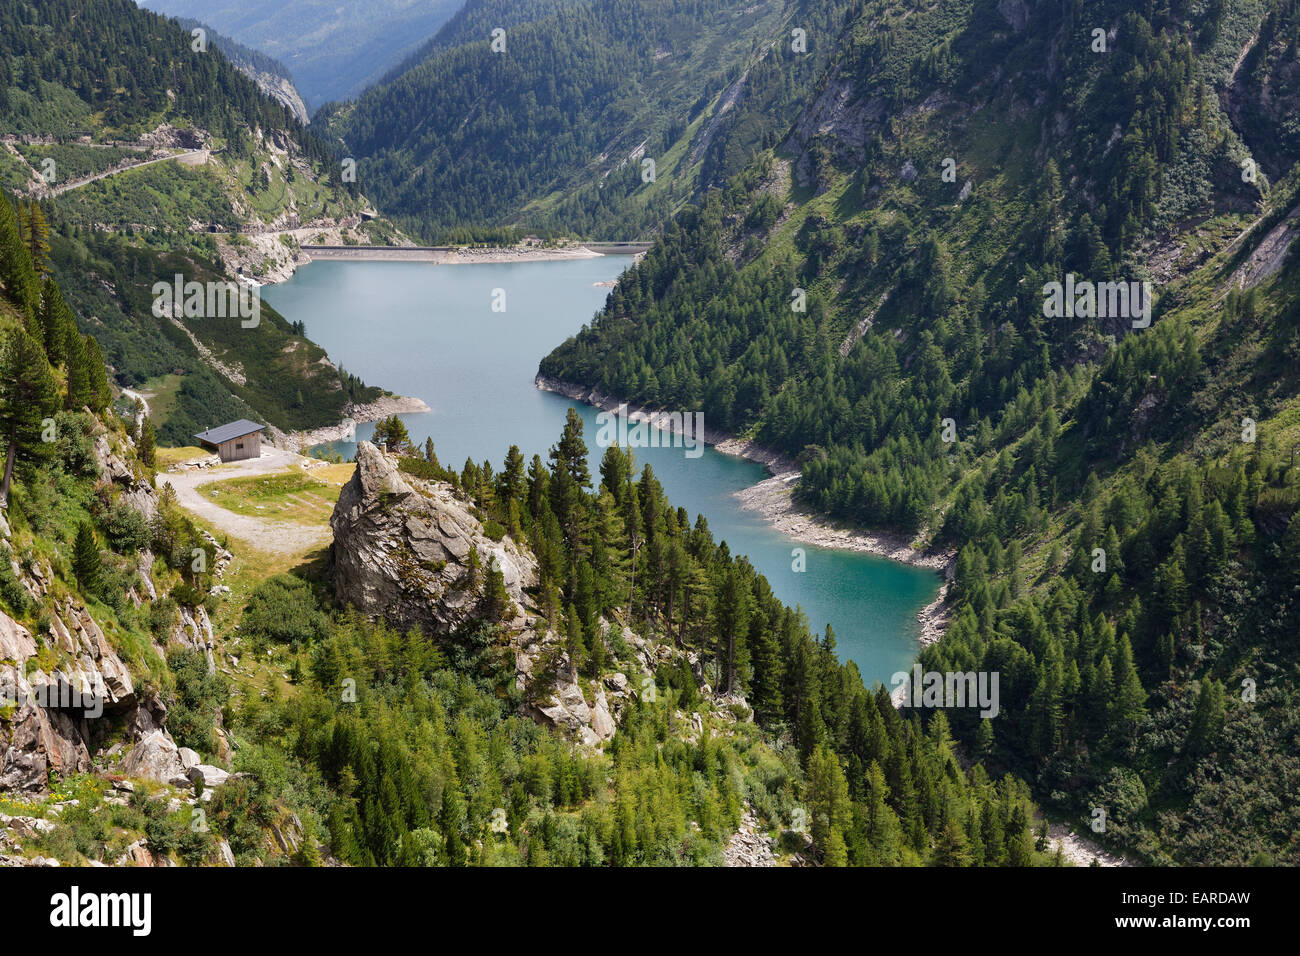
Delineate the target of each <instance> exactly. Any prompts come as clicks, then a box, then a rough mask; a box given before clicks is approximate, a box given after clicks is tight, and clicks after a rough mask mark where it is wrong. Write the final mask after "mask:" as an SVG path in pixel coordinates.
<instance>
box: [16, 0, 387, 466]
mask: <svg viewBox="0 0 1300 956" xmlns="http://www.w3.org/2000/svg"><path fill="white" fill-rule="evenodd" d="M205 39H206V38H205ZM196 44H197V46H196ZM0 132H2V133H3V134H4V136H5V143H4V145H3V148H0V173H3V175H4V177H5V182H6V183H7V184H8V185H9V186H10V187H11V188H13V189H15V190H17V191H20V193H21V194H22V195H23V196H24V197H25V199H26V200H27V201H26V202H25V203H24V208H25V209H26V210H27V212H25V213H24V215H25V216H27V217H28V219H31V220H32V221H33V222H34V223H35V225H34V227H33V228H34V230H35V233H36V236H37V238H36V239H35V243H36V247H40V248H39V249H37V256H36V258H37V260H38V264H39V268H41V269H42V270H47V269H48V270H50V271H51V272H52V274H53V275H54V277H55V278H56V279H57V280H58V282H59V284H60V287H61V290H62V296H63V298H64V299H65V300H66V301H67V303H68V305H69V307H70V309H71V312H70V314H74V315H76V317H77V321H78V322H79V323H80V327H81V330H82V331H83V332H86V333H90V334H92V335H93V336H94V337H95V338H96V340H97V341H98V342H99V345H100V347H101V348H102V350H103V352H104V355H105V357H106V358H107V361H108V363H109V365H110V366H111V368H112V372H113V375H114V378H115V379H116V382H117V384H118V385H121V386H127V387H134V388H139V387H144V388H146V389H147V390H148V391H150V392H151V393H156V394H157V395H159V396H161V400H160V401H159V403H158V404H159V408H158V420H157V422H156V425H157V427H158V429H159V432H160V434H161V436H162V439H163V440H164V441H166V442H169V443H174V444H179V445H187V444H189V443H190V440H191V436H192V435H193V433H194V432H195V431H197V430H199V429H201V428H204V427H207V426H209V425H211V424H213V422H214V419H217V420H229V419H232V418H240V417H250V418H257V419H261V420H263V421H265V422H267V423H268V424H270V425H273V426H275V427H277V428H280V429H283V430H286V431H287V430H290V429H298V428H308V427H315V426H319V425H325V424H331V423H334V422H337V421H338V420H339V418H341V417H342V415H343V413H344V407H345V406H346V405H347V404H348V403H349V402H352V401H366V400H370V399H373V398H374V397H376V396H377V395H378V394H379V390H378V389H373V388H370V389H368V388H366V387H364V386H363V385H361V383H359V382H357V381H356V380H355V379H353V378H351V377H350V376H348V375H347V373H346V372H343V371H340V370H338V369H336V368H334V367H333V366H330V365H328V364H323V363H322V361H321V360H322V359H323V358H324V353H323V352H322V351H321V350H320V349H319V348H317V347H316V346H315V345H313V344H312V343H311V342H310V341H308V340H307V339H306V338H305V336H304V330H303V329H302V328H301V327H296V328H291V327H290V326H289V325H288V323H286V322H285V321H284V320H283V319H281V318H280V317H279V316H277V315H275V314H274V312H273V311H272V310H270V309H269V308H268V309H265V310H264V317H263V321H262V322H261V323H260V325H259V327H257V328H252V329H245V328H241V327H240V326H239V324H238V323H224V324H223V323H211V322H204V321H193V320H192V317H191V320H186V319H185V318H183V317H182V318H180V319H176V320H175V321H172V319H169V318H163V317H159V316H157V315H155V314H154V310H153V298H154V295H153V293H152V291H151V290H152V288H153V285H154V283H155V282H158V281H163V282H167V283H171V282H172V281H173V280H174V277H175V276H176V275H177V274H181V275H184V276H185V277H186V279H187V280H194V281H209V280H211V281H219V280H225V279H231V278H234V276H235V274H236V273H237V272H238V273H240V274H242V275H244V276H245V277H246V278H248V279H253V280H256V279H260V278H265V277H267V276H268V275H271V274H281V273H285V272H287V270H290V269H291V268H292V263H293V262H294V261H296V259H297V258H298V256H299V251H298V250H299V244H300V242H305V241H307V239H308V236H309V235H314V234H321V233H324V234H328V235H330V236H331V237H332V238H333V239H334V241H342V240H343V239H344V238H348V239H353V234H352V232H351V230H352V229H353V228H358V229H359V224H360V221H361V215H360V213H361V212H362V211H363V210H365V209H367V203H366V201H365V199H364V198H363V197H362V196H361V195H360V193H359V192H358V190H357V188H356V184H355V183H347V182H343V181H342V176H341V167H340V166H339V164H338V161H337V160H336V158H335V157H334V156H333V154H332V153H331V152H330V150H329V149H328V147H326V146H325V145H324V143H323V142H322V141H321V140H320V139H319V138H317V137H315V136H313V135H312V134H311V133H310V132H308V131H307V130H306V129H305V127H303V126H302V124H300V123H299V122H298V121H297V120H296V119H295V118H294V117H293V115H292V114H291V113H290V111H289V110H287V109H286V107H285V106H284V105H283V104H281V103H279V102H277V101H276V100H274V99H272V98H271V97H269V96H267V95H266V94H264V93H263V92H262V91H261V90H260V89H259V88H258V86H257V85H256V83H255V82H254V81H253V80H252V79H250V78H248V77H246V76H244V75H243V74H242V73H241V72H240V71H239V70H238V69H237V68H236V67H235V66H234V65H232V64H231V63H230V62H229V61H228V60H227V59H226V58H225V56H224V55H223V54H222V53H221V52H220V50H219V49H218V48H217V46H216V45H215V42H213V43H212V44H210V45H207V46H203V44H201V43H199V38H195V37H194V36H192V34H191V31H190V30H188V29H183V28H182V27H180V26H179V25H177V24H176V23H174V22H172V21H169V20H166V19H164V18H162V17H159V16H157V15H155V14H153V13H150V12H148V11H146V10H141V9H140V8H138V7H137V6H136V5H135V4H134V3H133V2H131V0H50V2H44V0H42V2H40V3H28V2H22V3H15V4H7V5H5V7H4V9H3V10H0ZM168 157H177V158H176V159H174V160H170V161H169V160H168ZM182 160H183V161H182ZM146 163H147V165H146ZM96 177H102V178H96ZM371 225H373V227H374V228H375V229H383V228H385V226H384V224H382V223H377V224H371ZM313 227H314V228H313ZM353 241H355V240H354V239H353ZM36 247H34V248H36ZM45 247H48V248H45Z"/></svg>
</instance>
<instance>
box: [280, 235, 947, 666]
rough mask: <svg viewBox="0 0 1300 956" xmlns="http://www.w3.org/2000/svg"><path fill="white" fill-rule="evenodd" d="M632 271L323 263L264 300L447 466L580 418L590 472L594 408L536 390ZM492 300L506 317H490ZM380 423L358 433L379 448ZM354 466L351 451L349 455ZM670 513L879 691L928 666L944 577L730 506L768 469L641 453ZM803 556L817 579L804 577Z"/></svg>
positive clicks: (593, 266) (548, 439) (534, 439)
mask: <svg viewBox="0 0 1300 956" xmlns="http://www.w3.org/2000/svg"><path fill="white" fill-rule="evenodd" d="M628 261H629V260H628V259H626V258H623V257H616V256H610V257H606V258H600V259H586V260H576V261H563V262H525V263H507V264H483V265H472V266H434V265H428V264H423V263H405V262H317V263H313V264H312V265H311V266H309V267H307V268H304V269H302V270H300V271H299V272H298V274H297V275H296V276H294V277H293V278H292V279H291V280H290V281H288V282H286V283H283V284H281V285H276V286H268V287H266V288H265V289H264V290H263V295H264V297H265V299H266V301H267V302H269V303H270V304H271V305H272V306H274V307H275V309H277V310H278V311H279V312H280V313H281V314H282V315H284V316H285V317H286V318H288V319H290V320H294V319H301V320H303V321H304V322H305V323H306V324H307V334H308V335H309V336H310V337H311V338H312V339H313V340H314V341H316V342H318V343H320V345H322V346H323V347H324V348H325V349H326V350H328V351H329V354H330V356H331V358H333V360H334V361H335V362H336V363H339V364H341V365H342V366H343V367H344V368H346V369H347V370H348V371H350V372H353V373H354V374H356V375H359V376H360V377H361V378H362V379H364V380H365V381H366V382H368V383H370V384H374V385H381V386H383V387H384V388H387V389H389V390H391V391H393V392H396V393H398V394H401V395H413V396H417V397H419V398H422V399H424V400H425V401H426V402H427V403H428V404H429V406H430V408H431V409H432V411H431V412H429V413H427V414H419V415H405V416H403V418H404V420H405V421H406V425H407V428H408V429H409V430H410V433H411V437H412V438H413V439H415V440H416V441H417V442H423V440H424V438H425V436H426V435H428V436H432V438H433V440H434V444H435V446H436V447H437V452H438V457H439V459H441V460H442V462H443V464H445V465H448V466H452V467H456V468H457V469H459V468H460V466H461V465H462V464H463V463H464V461H465V458H466V457H467V456H468V457H472V458H473V459H474V460H475V461H478V462H481V461H482V460H483V459H484V458H487V459H490V460H491V461H492V463H493V466H494V467H499V466H500V463H501V461H502V459H504V457H505V453H506V450H507V449H508V448H509V447H510V445H511V444H517V445H518V446H519V448H520V450H522V451H523V453H524V456H525V458H531V457H532V455H533V454H540V455H541V456H542V457H543V459H545V457H546V452H547V450H548V449H549V448H550V446H551V445H552V444H554V443H555V441H556V440H557V439H558V438H559V435H560V430H561V428H562V427H563V424H564V416H565V411H566V410H567V409H568V407H569V406H570V405H575V406H576V407H577V408H578V410H579V412H581V413H582V417H583V421H584V427H585V437H586V440H587V445H588V447H589V448H591V450H592V473H593V474H598V472H597V471H596V466H597V465H598V463H599V457H600V455H601V454H602V453H603V451H602V449H599V448H597V447H596V433H597V430H598V429H597V425H596V421H595V416H596V411H597V410H596V409H594V408H591V407H590V406H586V405H582V404H581V403H575V402H571V401H570V400H568V399H565V398H563V397H561V396H558V395H554V394H551V393H549V392H542V391H539V390H538V389H537V388H535V387H534V385H533V380H534V377H535V375H536V373H537V363H538V360H539V359H540V358H541V357H542V356H543V355H545V354H546V353H547V352H548V351H550V350H551V349H552V348H554V347H555V346H556V345H557V344H559V343H560V342H562V341H563V340H564V339H565V338H567V337H568V336H569V335H572V334H573V333H574V332H576V331H577V330H578V329H579V328H580V327H581V325H582V324H583V323H584V322H586V321H589V320H590V319H591V317H592V315H594V314H595V312H596V310H597V309H599V308H600V306H601V304H602V303H603V302H604V300H605V296H606V294H607V293H608V289H607V288H604V287H598V286H596V285H595V283H598V282H604V281H607V280H610V279H613V278H615V277H616V276H617V275H618V273H619V272H620V271H622V269H623V268H624V267H625V266H626V265H627V263H628ZM495 290H504V292H505V311H504V312H500V311H493V308H492V305H493V297H494V294H495ZM373 430H374V427H373V425H362V426H358V428H357V437H358V438H361V439H366V438H368V437H369V436H370V434H371V433H372V432H373ZM341 450H343V451H344V452H345V453H349V454H350V452H351V448H349V447H348V446H341ZM635 453H636V457H637V462H638V463H639V464H640V463H645V462H648V463H649V464H650V465H651V467H652V468H653V469H654V471H655V475H656V476H657V477H658V479H659V481H660V482H661V483H662V484H663V487H664V491H665V492H666V494H667V495H668V500H669V501H671V502H672V503H673V505H674V506H678V507H684V508H686V509H687V511H689V512H690V514H691V516H692V519H693V518H694V516H695V515H696V514H703V515H704V517H705V518H706V519H707V521H708V523H709V528H710V530H711V531H712V532H713V536H714V538H715V540H719V541H722V540H725V541H726V542H727V545H728V546H729V547H730V548H731V551H732V553H734V554H744V555H747V556H748V557H749V560H750V562H751V563H752V564H753V565H754V567H755V568H757V569H758V570H759V571H760V572H761V573H762V574H764V575H765V576H766V577H767V579H768V581H769V582H770V583H771V585H772V588H773V590H774V591H775V593H776V594H777V595H778V596H779V597H780V598H781V599H782V600H783V601H785V602H786V603H787V604H790V605H792V606H793V605H798V606H800V607H802V608H803V610H804V612H805V613H806V614H807V616H808V621H809V624H810V626H811V627H812V628H813V629H814V630H816V631H818V632H820V631H821V630H822V629H823V628H824V627H825V626H826V624H827V623H828V622H829V623H830V624H831V626H832V627H834V629H835V635H836V639H837V642H838V649H839V653H840V655H841V657H842V658H844V659H850V660H853V661H854V662H855V663H856V664H857V665H858V668H859V669H860V670H861V671H862V676H863V678H864V679H865V680H866V681H867V682H868V683H871V682H873V681H877V680H878V681H881V682H884V683H888V680H889V676H890V675H891V674H893V673H894V672H895V671H899V670H906V669H908V668H909V667H910V666H911V663H912V661H913V660H914V659H915V656H916V650H917V643H916V639H917V633H918V625H917V623H916V612H917V611H918V610H920V609H921V608H922V607H923V606H924V605H925V604H927V603H929V602H930V601H931V600H933V599H934V596H935V594H936V592H937V590H938V586H939V577H938V575H937V574H935V573H934V572H932V571H928V570H924V569H920V568H913V567H909V566H906V565H902V564H898V563H896V562H893V561H889V560H886V559H884V558H878V557H875V556H873V555H868V554H862V553H860V552H852V551H838V550H830V549H824V548H816V547H811V546H807V545H802V544H799V543H798V542H795V541H792V540H790V539H789V538H786V537H785V536H784V535H782V534H780V533H778V532H776V531H774V530H773V529H772V528H771V527H770V526H769V525H768V524H767V523H766V522H765V521H764V520H763V519H762V518H761V517H759V516H758V515H756V514H754V513H753V512H748V511H744V510H742V509H741V508H740V506H739V503H738V502H737V501H736V499H735V498H734V497H733V493H734V492H736V491H738V490H740V489H741V488H745V487H748V486H749V485H752V484H754V483H756V482H758V481H761V480H762V479H763V478H765V477H766V476H767V473H766V471H765V470H764V469H763V468H762V466H760V465H756V464H754V463H752V462H748V461H745V460H743V459H740V458H735V457H732V456H729V455H722V454H719V453H717V452H715V451H714V450H713V449H712V448H708V449H706V450H705V452H704V454H703V455H702V456H701V457H698V458H687V457H686V456H685V455H684V453H683V449H682V448H680V447H678V448H638V449H636V450H635ZM796 547H802V548H804V550H805V552H806V568H807V570H806V571H803V572H796V571H794V570H793V569H792V565H793V558H792V550H793V549H794V548H796Z"/></svg>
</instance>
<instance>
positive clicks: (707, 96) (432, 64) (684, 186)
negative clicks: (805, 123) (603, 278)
mask: <svg viewBox="0 0 1300 956" xmlns="http://www.w3.org/2000/svg"><path fill="white" fill-rule="evenodd" d="M850 6H851V4H850V3H848V2H847V0H845V2H841V0H760V2H757V3H751V2H740V0H705V2H701V3H692V4H682V3H678V2H675V0H637V2H630V0H591V2H568V3H556V2H550V0H537V2H532V3H527V4H513V3H512V4H503V3H501V2H499V0H470V2H469V3H467V4H466V6H465V8H464V10H462V11H461V12H460V14H458V15H457V17H455V18H454V19H453V20H452V21H451V22H449V23H448V25H447V26H446V27H444V28H443V30H442V31H441V32H440V33H439V34H438V35H437V36H436V37H434V38H433V40H431V41H430V43H428V44H427V45H426V46H425V47H424V48H422V49H421V51H420V52H419V53H417V54H416V55H415V56H413V57H412V58H411V59H410V60H408V61H407V63H406V64H404V68H403V69H402V70H401V71H399V72H395V73H394V74H390V75H389V76H387V77H385V79H384V81H383V82H382V83H381V84H380V85H379V86H377V87H375V88H373V89H370V90H368V91H366V92H365V93H364V94H363V95H361V96H360V97H358V98H357V100H356V101H355V102H352V103H346V104H333V105H331V106H329V107H327V108H324V109H322V110H321V111H320V114H319V115H318V116H317V124H318V125H321V126H324V125H328V128H329V130H330V131H331V132H332V133H333V134H334V135H335V136H336V137H337V139H338V141H339V142H340V144H341V145H340V146H339V149H340V151H341V152H342V153H344V154H346V155H350V156H354V157H356V158H357V159H358V175H359V178H360V182H361V185H362V187H363V188H364V189H365V190H366V191H367V194H368V195H371V196H372V197H373V198H374V199H375V201H376V203H377V204H378V205H379V207H380V209H381V210H382V211H384V212H385V213H386V214H388V215H390V216H392V217H393V218H395V219H396V220H398V221H399V222H400V223H401V224H402V226H403V227H404V228H406V229H407V230H408V231H410V232H415V233H419V234H421V235H424V236H426V237H427V238H431V239H436V238H443V237H448V236H451V237H454V236H455V234H456V233H455V230H457V229H467V228H471V227H483V226H512V225H518V226H520V227H521V228H526V229H534V230H547V231H558V232H569V233H575V234H579V235H581V236H583V237H590V238H601V239H632V238H636V237H638V236H642V235H649V234H652V233H653V232H654V231H655V230H656V229H657V228H658V227H659V225H660V224H661V223H662V222H663V221H664V220H665V219H666V218H667V217H668V216H670V215H671V214H672V213H673V212H674V211H675V210H676V209H677V208H678V206H680V205H681V204H682V203H683V202H686V201H689V200H691V199H693V198H695V197H696V196H697V194H698V191H699V189H700V188H701V187H703V186H707V185H716V184H719V183H721V182H722V181H723V180H724V179H725V178H726V177H727V176H729V175H731V174H733V173H735V172H737V171H739V170H740V169H741V168H743V167H744V166H745V165H746V164H747V163H748V162H749V160H750V159H751V158H752V157H753V155H754V153H755V151H756V150H758V149H761V148H764V147H769V146H772V145H774V144H775V142H776V138H777V136H778V135H779V134H780V133H781V132H782V131H783V130H784V129H785V127H786V126H787V125H788V124H789V123H790V122H791V120H793V118H794V116H795V115H796V112H797V110H798V106H799V103H800V101H801V100H802V99H803V98H804V97H806V96H807V95H809V93H810V92H811V91H812V89H813V84H814V83H815V81H816V79H817V77H818V76H819V74H820V72H821V70H822V69H823V68H824V67H825V65H826V63H827V61H828V58H829V56H830V53H831V52H832V51H833V49H834V45H835V38H836V37H837V36H838V34H839V32H840V29H841V25H842V23H843V20H844V14H845V11H846V10H847V9H848V8H849V7H850ZM497 29H500V30H503V31H504V32H503V33H502V34H501V35H500V36H499V37H498V38H497V39H496V40H494V37H496V36H497V35H496V34H495V33H494V32H493V31H495V30H497ZM494 44H495V45H494ZM647 161H652V162H653V169H650V167H648V166H647V165H646V163H647Z"/></svg>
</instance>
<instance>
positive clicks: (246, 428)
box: [194, 418, 266, 461]
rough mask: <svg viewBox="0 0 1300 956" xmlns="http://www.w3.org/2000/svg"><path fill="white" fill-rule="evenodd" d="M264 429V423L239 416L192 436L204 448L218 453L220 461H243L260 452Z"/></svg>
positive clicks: (255, 456) (254, 456) (258, 454)
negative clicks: (239, 417) (260, 423)
mask: <svg viewBox="0 0 1300 956" xmlns="http://www.w3.org/2000/svg"><path fill="white" fill-rule="evenodd" d="M265 430H266V426H265V425H259V424H257V422H250V421H249V420H248V419H247V418H241V419H240V420H239V421H237V422H230V423H229V424H226V425H218V426H217V427H216V428H209V429H208V430H207V431H205V432H199V433H198V434H197V435H195V436H194V437H195V438H197V439H198V440H199V444H200V445H202V446H203V447H204V448H207V449H208V450H210V451H215V452H216V453H217V454H218V455H220V456H221V460H222V461H243V460H244V459H245V458H257V457H259V456H260V455H261V454H262V432H264V431H265Z"/></svg>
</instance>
